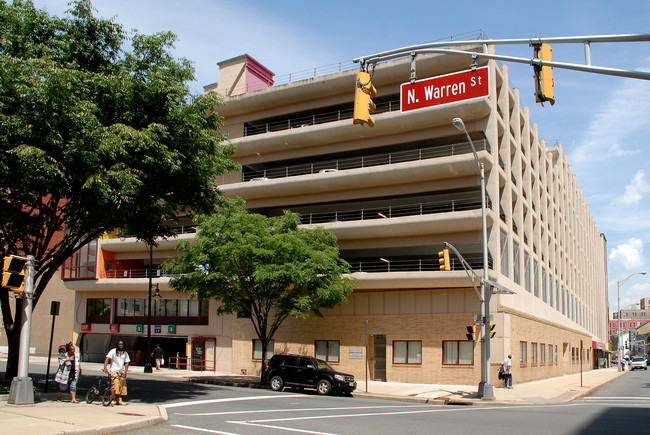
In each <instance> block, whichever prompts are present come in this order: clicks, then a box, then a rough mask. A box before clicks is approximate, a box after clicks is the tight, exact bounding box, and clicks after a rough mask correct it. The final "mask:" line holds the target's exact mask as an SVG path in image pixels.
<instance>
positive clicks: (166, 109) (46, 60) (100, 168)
mask: <svg viewBox="0 0 650 435" xmlns="http://www.w3.org/2000/svg"><path fill="white" fill-rule="evenodd" d="M175 40H176V36H175V35H174V34H172V33H170V32H162V33H156V34H152V35H142V34H138V33H134V34H132V35H127V34H126V33H125V31H124V30H123V28H122V26H121V25H120V24H118V23H115V22H114V21H113V20H105V19H99V18H96V17H95V16H94V15H93V8H92V4H91V2H90V0H77V1H75V2H73V3H71V9H70V10H69V11H68V13H67V15H66V17H62V18H60V17H55V16H50V15H48V14H47V13H46V12H44V11H42V10H37V9H36V8H35V7H34V5H33V4H32V2H31V1H26V0H16V1H14V2H13V4H12V5H8V4H7V3H6V2H5V1H4V0H0V149H1V151H0V208H1V210H2V212H1V213H0V238H1V239H2V246H1V248H0V249H1V251H0V254H2V256H4V255H8V254H20V255H34V256H35V257H36V259H37V261H38V267H37V270H36V277H35V303H36V302H37V301H38V297H39V296H40V295H41V294H42V292H43V290H44V289H45V287H46V285H47V283H48V282H49V280H50V278H51V277H52V276H53V274H54V273H55V271H56V270H57V269H58V268H59V267H60V266H61V265H62V264H63V262H64V261H65V259H67V258H68V257H70V255H72V254H73V253H74V252H75V251H76V250H77V249H79V248H80V247H81V246H83V245H85V244H87V243H88V242H89V241H91V240H93V239H95V238H97V237H98V236H99V235H101V234H102V233H103V232H104V231H107V230H112V229H113V228H116V227H119V228H123V229H125V230H126V231H127V232H128V233H129V234H130V235H133V236H136V237H138V238H140V239H143V240H145V241H148V242H152V241H153V239H154V238H155V237H157V236H169V235H171V234H173V226H174V223H175V221H176V217H177V216H178V215H179V214H183V213H192V212H193V211H194V212H209V211H210V210H212V209H213V206H214V203H215V199H216V198H217V196H218V191H217V186H216V177H217V176H218V175H220V174H223V173H226V172H228V171H231V170H233V169H236V167H237V165H236V164H235V163H234V162H233V161H232V160H230V159H229V158H228V157H229V156H230V155H232V152H233V149H232V147H230V146H224V145H223V142H224V137H223V135H222V134H221V133H220V127H221V125H222V122H221V119H220V118H219V116H218V114H217V113H216V112H215V111H214V107H215V106H216V105H217V104H218V103H219V101H218V98H217V97H216V96H214V95H205V96H198V97H195V96H192V95H191V94H190V91H189V88H188V86H187V84H186V83H187V82H188V81H191V80H193V78H194V69H193V67H192V65H191V64H190V62H189V61H188V60H186V59H178V60H177V59H175V58H174V57H173V56H172V53H171V51H172V49H173V47H174V42H175ZM127 43H128V44H127ZM127 45H129V46H130V49H129V51H126V50H125V49H124V48H123V47H125V46H127ZM0 303H1V305H2V314H3V320H4V324H5V328H6V329H7V332H8V334H9V333H11V332H12V331H13V332H15V328H14V326H13V325H14V319H13V318H12V315H11V311H10V305H9V298H8V293H7V292H2V293H0ZM8 338H9V337H8ZM11 341H12V340H11V339H10V347H11ZM9 371H10V370H8V373H9ZM9 375H10V373H9Z"/></svg>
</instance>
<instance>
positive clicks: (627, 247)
mask: <svg viewBox="0 0 650 435" xmlns="http://www.w3.org/2000/svg"><path fill="white" fill-rule="evenodd" d="M609 259H610V260H611V261H614V262H617V263H620V264H621V265H622V266H623V268H624V269H626V270H636V269H639V268H640V267H641V266H643V265H644V264H645V258H644V256H643V240H641V239H637V238H631V239H629V240H628V241H627V243H621V244H620V245H618V246H617V247H616V248H613V249H612V251H611V252H610V254H609Z"/></svg>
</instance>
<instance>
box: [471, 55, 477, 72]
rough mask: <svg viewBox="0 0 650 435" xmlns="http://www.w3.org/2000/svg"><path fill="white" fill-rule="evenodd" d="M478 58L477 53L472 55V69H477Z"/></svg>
mask: <svg viewBox="0 0 650 435" xmlns="http://www.w3.org/2000/svg"><path fill="white" fill-rule="evenodd" d="M476 59H478V56H477V55H476V54H473V55H472V63H470V64H469V67H470V69H471V70H472V71H476V68H477V67H478V65H477V64H476Z"/></svg>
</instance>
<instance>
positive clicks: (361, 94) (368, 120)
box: [353, 71, 377, 127]
mask: <svg viewBox="0 0 650 435" xmlns="http://www.w3.org/2000/svg"><path fill="white" fill-rule="evenodd" d="M376 95H377V90H376V89H375V87H374V86H373V85H372V79H371V77H370V74H368V73H367V72H364V71H361V72H359V73H357V83H356V88H355V92H354V121H353V122H354V124H368V126H369V127H372V126H373V125H375V120H374V119H372V116H370V114H371V113H375V109H376V108H377V106H376V105H375V103H374V102H373V101H372V99H373V98H374V97H375V96H376Z"/></svg>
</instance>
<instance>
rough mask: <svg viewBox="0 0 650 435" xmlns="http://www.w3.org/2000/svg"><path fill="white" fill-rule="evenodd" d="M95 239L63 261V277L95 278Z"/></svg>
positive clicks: (65, 278)
mask: <svg viewBox="0 0 650 435" xmlns="http://www.w3.org/2000/svg"><path fill="white" fill-rule="evenodd" d="M96 263H97V240H93V241H91V242H90V243H88V244H87V245H85V246H82V247H81V248H80V249H79V250H78V251H77V252H75V253H74V254H72V255H71V256H70V258H68V259H67V260H66V261H65V263H63V269H62V272H63V279H64V280H67V279H88V278H93V279H94V278H96V276H95V271H96V268H95V266H96Z"/></svg>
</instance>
